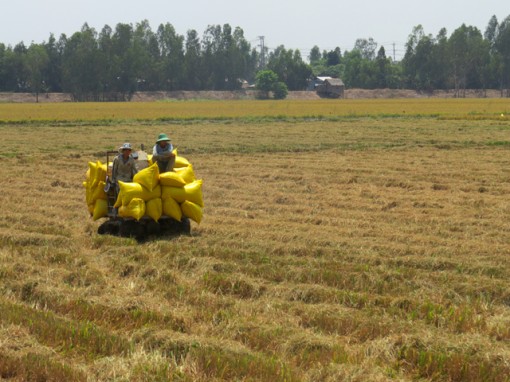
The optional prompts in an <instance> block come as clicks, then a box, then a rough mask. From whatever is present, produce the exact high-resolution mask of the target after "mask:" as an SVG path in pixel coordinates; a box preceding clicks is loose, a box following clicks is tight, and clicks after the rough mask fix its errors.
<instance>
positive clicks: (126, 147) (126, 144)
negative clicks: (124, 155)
mask: <svg viewBox="0 0 510 382" xmlns="http://www.w3.org/2000/svg"><path fill="white" fill-rule="evenodd" d="M122 150H133V149H132V148H131V143H124V144H123V145H122V146H120V148H119V151H122Z"/></svg>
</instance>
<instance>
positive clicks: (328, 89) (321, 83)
mask: <svg viewBox="0 0 510 382" xmlns="http://www.w3.org/2000/svg"><path fill="white" fill-rule="evenodd" d="M313 88H314V90H315V91H316V92H317V94H318V95H319V96H321V97H326V98H343V97H344V89H345V85H344V82H343V81H342V80H341V79H340V78H333V77H317V78H316V79H315V81H313Z"/></svg>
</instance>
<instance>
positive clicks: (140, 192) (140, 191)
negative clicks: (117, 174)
mask: <svg viewBox="0 0 510 382" xmlns="http://www.w3.org/2000/svg"><path fill="white" fill-rule="evenodd" d="M119 187H120V192H119V196H118V197H117V201H116V202H115V205H116V206H117V204H119V198H120V200H121V201H120V205H123V206H127V205H128V204H129V203H130V202H131V200H132V199H134V198H139V199H142V200H144V201H146V202H147V201H149V200H151V199H156V198H161V186H160V185H159V184H158V185H157V186H156V187H155V188H154V189H153V190H152V191H149V190H148V189H147V188H145V187H144V186H142V185H141V184H139V183H134V182H123V181H121V180H119Z"/></svg>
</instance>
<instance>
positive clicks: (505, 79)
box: [495, 16, 510, 97]
mask: <svg viewBox="0 0 510 382" xmlns="http://www.w3.org/2000/svg"><path fill="white" fill-rule="evenodd" d="M495 48H496V51H497V53H498V56H499V61H500V65H499V73H498V74H499V83H500V87H501V90H502V92H503V93H504V94H505V95H506V96H507V97H510V16H508V17H507V18H505V19H504V20H503V21H502V22H501V23H500V24H499V26H498V31H497V37H496V40H495ZM504 90H506V91H504Z"/></svg>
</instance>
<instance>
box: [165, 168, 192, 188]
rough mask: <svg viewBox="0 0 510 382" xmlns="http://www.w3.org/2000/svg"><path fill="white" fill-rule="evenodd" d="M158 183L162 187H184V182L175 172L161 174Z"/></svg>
mask: <svg viewBox="0 0 510 382" xmlns="http://www.w3.org/2000/svg"><path fill="white" fill-rule="evenodd" d="M159 183H161V185H162V186H169V187H184V186H185V184H186V182H185V181H184V179H183V178H182V177H181V175H179V174H178V173H176V172H172V171H169V172H164V173H163V174H160V175H159Z"/></svg>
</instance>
